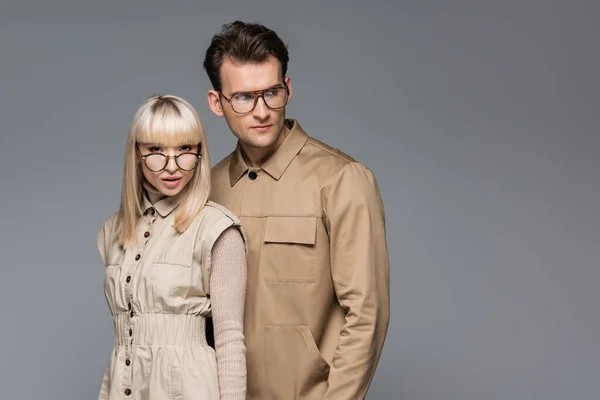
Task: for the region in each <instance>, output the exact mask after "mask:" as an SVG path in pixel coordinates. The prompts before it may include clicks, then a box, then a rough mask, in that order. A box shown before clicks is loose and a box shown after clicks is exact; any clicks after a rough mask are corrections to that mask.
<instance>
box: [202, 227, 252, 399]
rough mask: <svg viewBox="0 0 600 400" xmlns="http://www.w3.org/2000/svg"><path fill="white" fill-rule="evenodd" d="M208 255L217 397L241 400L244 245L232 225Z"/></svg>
mask: <svg viewBox="0 0 600 400" xmlns="http://www.w3.org/2000/svg"><path fill="white" fill-rule="evenodd" d="M211 258H212V268H211V269H212V272H211V276H210V293H211V301H212V317H213V323H214V332H215V350H216V354H217V372H218V377H219V391H220V394H221V400H238V399H239V400H245V398H246V347H245V345H244V332H243V325H244V302H245V298H246V248H245V245H244V240H243V238H242V235H241V233H240V231H239V230H238V229H237V228H236V227H230V228H228V229H226V230H225V231H224V232H223V233H222V234H221V236H220V237H219V238H218V239H217V241H216V242H215V244H214V246H213V248H212V254H211Z"/></svg>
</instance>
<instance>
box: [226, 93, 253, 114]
mask: <svg viewBox="0 0 600 400" xmlns="http://www.w3.org/2000/svg"><path fill="white" fill-rule="evenodd" d="M255 99H256V95H255V94H254V93H238V94H236V95H235V96H233V97H232V98H231V106H232V107H233V110H234V111H236V112H239V113H247V112H250V111H252V108H253V107H254V101H255Z"/></svg>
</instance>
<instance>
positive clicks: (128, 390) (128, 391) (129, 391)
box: [125, 388, 131, 396]
mask: <svg viewBox="0 0 600 400" xmlns="http://www.w3.org/2000/svg"><path fill="white" fill-rule="evenodd" d="M130 394H131V389H129V388H127V389H125V396H129V395H130Z"/></svg>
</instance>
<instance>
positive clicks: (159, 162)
mask: <svg viewBox="0 0 600 400" xmlns="http://www.w3.org/2000/svg"><path fill="white" fill-rule="evenodd" d="M138 150H140V148H139V147H138ZM140 153H141V150H140ZM201 157H202V156H201V155H200V154H197V153H180V154H177V155H176V156H167V155H166V154H163V153H150V154H146V155H142V160H143V161H144V163H145V164H146V167H148V169H149V170H150V171H152V172H160V171H162V170H163V169H165V168H167V165H168V164H169V160H170V159H171V158H174V159H175V164H177V167H178V168H179V169H181V170H183V171H191V170H193V169H194V168H196V166H197V165H198V161H199V160H200V158H201Z"/></svg>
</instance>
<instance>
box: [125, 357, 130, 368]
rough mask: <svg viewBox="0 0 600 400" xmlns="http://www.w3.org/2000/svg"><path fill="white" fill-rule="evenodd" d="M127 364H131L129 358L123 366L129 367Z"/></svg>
mask: <svg viewBox="0 0 600 400" xmlns="http://www.w3.org/2000/svg"><path fill="white" fill-rule="evenodd" d="M129 364H131V361H129V358H128V359H126V360H125V365H127V366H128V367H129Z"/></svg>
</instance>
